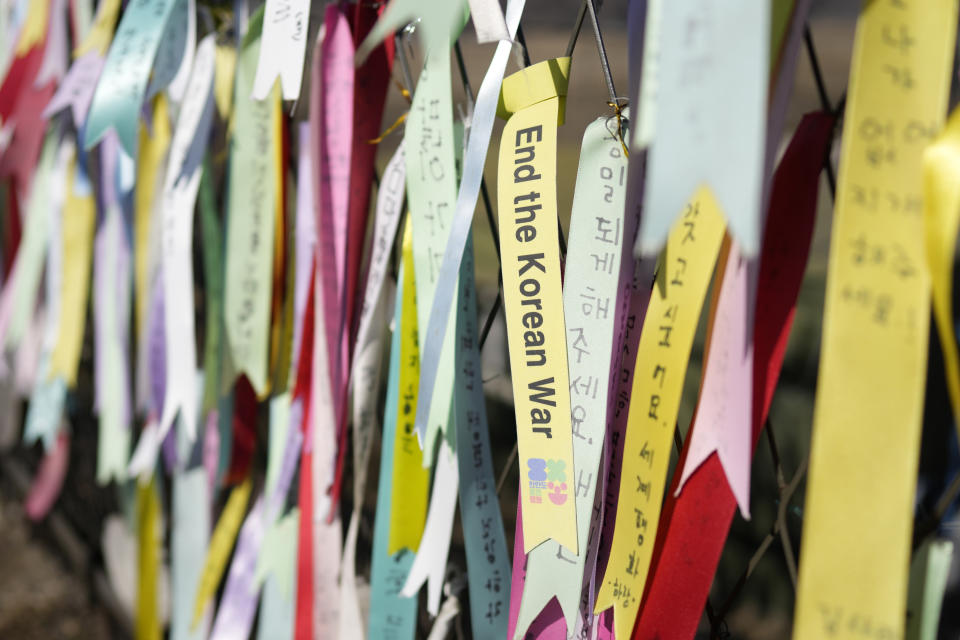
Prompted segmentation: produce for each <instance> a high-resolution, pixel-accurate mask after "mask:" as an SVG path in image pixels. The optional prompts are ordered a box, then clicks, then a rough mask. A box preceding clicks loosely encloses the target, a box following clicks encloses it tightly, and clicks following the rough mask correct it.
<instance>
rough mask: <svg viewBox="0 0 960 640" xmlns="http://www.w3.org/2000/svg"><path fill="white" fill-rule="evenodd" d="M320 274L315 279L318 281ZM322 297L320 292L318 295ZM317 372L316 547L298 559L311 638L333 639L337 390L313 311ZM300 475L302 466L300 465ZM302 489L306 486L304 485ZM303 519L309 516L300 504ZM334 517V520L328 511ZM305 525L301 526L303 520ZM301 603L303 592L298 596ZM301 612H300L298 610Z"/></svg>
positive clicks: (319, 319)
mask: <svg viewBox="0 0 960 640" xmlns="http://www.w3.org/2000/svg"><path fill="white" fill-rule="evenodd" d="M319 275H320V274H319V273H317V274H316V275H315V276H314V277H315V278H316V282H317V286H319V284H320V278H319ZM317 300H319V296H318V297H317ZM313 318H314V330H313V339H312V341H311V343H312V345H313V360H312V365H313V371H312V376H311V387H312V390H311V402H310V407H309V409H310V410H309V415H308V417H307V419H308V423H307V424H308V425H309V427H308V428H309V429H310V431H311V432H312V442H311V438H310V436H309V435H308V436H307V438H305V441H304V446H305V447H308V446H311V445H312V447H313V449H312V452H311V460H310V467H309V469H310V471H309V472H308V475H309V476H310V478H311V482H312V487H311V490H310V491H311V498H312V500H313V503H312V506H311V514H312V515H311V518H310V522H309V524H310V529H311V531H312V545H313V548H312V551H311V556H310V559H309V562H304V559H303V558H302V557H301V559H300V567H301V570H307V571H310V572H312V582H311V585H310V589H311V597H310V598H309V600H306V601H305V602H306V608H307V611H306V613H307V615H311V616H312V628H313V637H315V638H329V637H333V635H334V634H336V630H337V628H338V623H339V620H338V618H339V601H340V599H339V593H338V592H339V588H338V585H337V577H338V576H337V574H338V572H339V569H340V558H341V557H342V548H343V533H342V531H343V529H342V527H341V524H340V515H339V512H338V511H336V510H335V509H332V508H331V505H332V503H333V499H332V496H331V495H330V491H329V489H330V487H331V484H332V481H333V477H334V472H335V462H336V446H337V433H336V427H335V425H336V422H335V414H334V407H335V399H334V395H333V393H334V388H333V386H332V384H331V378H330V374H329V373H328V372H329V369H328V367H327V363H328V362H329V358H328V354H327V352H326V342H325V341H324V340H323V336H324V335H325V328H324V316H323V314H322V313H315V314H313ZM300 472H301V475H302V474H303V472H304V468H303V467H301V470H300ZM301 491H302V487H301ZM300 513H301V516H300V517H301V522H302V519H303V518H304V517H305V515H304V513H305V512H304V510H303V504H302V503H301V509H300ZM331 514H332V515H333V518H330V517H329V515H331ZM301 526H302V524H301ZM297 598H298V607H299V602H300V592H298V595H297ZM298 614H299V610H298ZM301 637H303V636H301V627H300V626H299V624H298V627H297V638H298V639H299V638H301Z"/></svg>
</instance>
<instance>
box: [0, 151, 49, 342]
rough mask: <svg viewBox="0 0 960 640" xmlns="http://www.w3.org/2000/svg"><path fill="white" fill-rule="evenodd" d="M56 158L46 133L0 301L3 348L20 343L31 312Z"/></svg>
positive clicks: (43, 243) (41, 267)
mask: <svg viewBox="0 0 960 640" xmlns="http://www.w3.org/2000/svg"><path fill="white" fill-rule="evenodd" d="M56 157H57V140H56V136H55V135H53V134H50V135H48V136H47V139H46V141H45V142H44V145H43V151H42V153H41V155H40V160H39V163H38V165H37V171H36V173H35V175H34V180H33V184H32V185H31V189H30V199H29V201H28V205H27V211H26V212H25V216H24V222H25V225H26V226H25V228H24V231H23V238H22V240H21V241H20V248H19V250H18V251H17V255H16V258H15V259H14V263H13V272H12V275H11V276H10V278H9V279H8V280H7V282H5V283H4V284H5V287H4V291H3V296H2V303H0V307H2V308H0V337H2V339H3V340H2V342H3V349H4V350H5V351H8V352H9V351H13V350H15V349H16V348H17V346H18V345H19V344H20V342H21V340H22V339H23V335H24V332H25V329H26V326H27V324H28V323H29V321H30V316H31V314H32V313H33V311H34V309H35V306H36V300H37V294H38V290H39V286H40V276H41V273H42V270H43V264H44V257H45V256H46V247H47V234H48V229H49V227H48V225H49V216H48V209H47V207H48V204H49V198H50V189H51V187H52V185H51V183H50V180H51V175H52V172H53V167H54V163H55V161H56Z"/></svg>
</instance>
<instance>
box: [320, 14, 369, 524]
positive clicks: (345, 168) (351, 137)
mask: <svg viewBox="0 0 960 640" xmlns="http://www.w3.org/2000/svg"><path fill="white" fill-rule="evenodd" d="M344 11H345V7H338V6H334V5H330V6H329V7H327V12H326V20H325V24H324V29H325V34H324V39H323V42H322V44H321V45H318V47H320V50H319V51H318V55H319V56H320V58H321V59H320V60H319V63H320V65H321V66H320V81H319V82H318V83H317V84H316V85H315V87H314V89H313V95H312V96H311V103H310V106H311V113H310V115H311V118H310V119H311V121H312V122H313V123H315V125H314V126H315V135H316V136H317V142H316V144H315V145H314V147H313V148H315V149H318V162H316V163H315V165H314V172H315V173H314V175H315V180H316V182H315V183H314V189H315V191H314V197H315V200H316V203H317V204H316V207H317V212H316V213H317V216H318V217H317V232H318V245H317V260H318V265H319V267H320V271H319V274H320V275H321V276H322V278H321V282H320V284H319V285H318V286H320V291H322V294H323V301H324V306H323V312H324V314H326V317H325V318H324V324H325V326H326V340H327V347H326V354H327V358H328V362H329V364H328V367H329V371H330V373H329V377H330V384H331V385H332V386H331V394H332V395H331V402H332V403H333V404H332V408H333V409H332V410H333V420H334V421H335V422H334V424H335V425H336V430H335V434H336V441H337V445H336V450H337V458H336V466H335V469H334V478H333V485H332V488H331V497H332V500H331V501H330V505H331V510H330V512H329V513H328V514H327V520H328V522H329V521H331V520H332V519H333V517H334V514H333V508H334V507H335V506H336V505H337V503H338V502H339V499H340V486H341V480H342V477H343V476H342V474H343V464H344V461H345V453H346V447H347V441H346V436H347V392H348V385H347V382H348V376H349V365H350V362H349V361H350V327H349V326H348V318H350V313H351V312H350V310H348V308H347V300H348V294H347V281H346V277H347V271H348V267H347V264H348V263H351V264H355V263H356V261H357V260H359V259H360V256H359V252H355V253H354V254H353V255H348V251H347V247H348V235H349V234H350V231H351V226H352V225H351V221H350V220H349V217H350V212H351V207H350V196H351V168H352V159H353V148H354V146H355V144H354V143H355V140H356V137H355V134H354V131H353V120H352V114H353V112H354V103H355V96H354V84H355V77H354V70H353V66H352V64H351V62H352V60H353V54H354V43H353V38H352V35H351V29H350V22H349V20H348V18H347V16H346V14H345V13H344ZM315 77H316V76H315ZM345 105H346V112H347V113H349V114H351V116H350V118H349V119H348V120H347V122H344V115H343V114H344V107H345ZM311 131H314V130H313V129H312V130H311ZM354 284H355V283H354ZM349 300H351V302H352V300H353V297H352V296H349Z"/></svg>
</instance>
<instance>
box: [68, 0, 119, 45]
mask: <svg viewBox="0 0 960 640" xmlns="http://www.w3.org/2000/svg"><path fill="white" fill-rule="evenodd" d="M119 14H120V0H101V2H100V6H98V7H97V17H96V18H95V19H94V21H93V25H92V26H91V27H90V31H88V32H87V35H86V36H84V38H83V42H81V43H80V46H78V47H77V48H76V49H75V50H74V52H73V55H74V57H75V58H79V57H80V56H82V55H83V54H85V53H87V52H89V51H93V50H97V51H99V52H100V53H101V54H102V55H106V54H107V50H108V49H109V48H110V43H111V42H113V30H114V27H116V26H117V16H118V15H119Z"/></svg>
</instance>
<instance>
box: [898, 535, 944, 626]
mask: <svg viewBox="0 0 960 640" xmlns="http://www.w3.org/2000/svg"><path fill="white" fill-rule="evenodd" d="M952 558H953V541H952V540H930V541H928V542H925V543H924V544H923V545H922V546H921V547H920V548H919V549H918V550H917V551H915V552H914V558H913V561H912V562H911V563H910V594H909V598H908V600H907V630H906V634H905V635H904V637H905V638H906V639H907V640H934V638H936V637H937V631H938V629H939V627H940V610H941V608H942V606H943V595H944V594H943V592H944V590H945V589H946V586H947V578H948V577H949V575H950V564H951V560H952Z"/></svg>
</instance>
